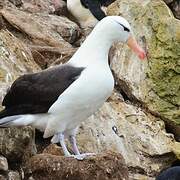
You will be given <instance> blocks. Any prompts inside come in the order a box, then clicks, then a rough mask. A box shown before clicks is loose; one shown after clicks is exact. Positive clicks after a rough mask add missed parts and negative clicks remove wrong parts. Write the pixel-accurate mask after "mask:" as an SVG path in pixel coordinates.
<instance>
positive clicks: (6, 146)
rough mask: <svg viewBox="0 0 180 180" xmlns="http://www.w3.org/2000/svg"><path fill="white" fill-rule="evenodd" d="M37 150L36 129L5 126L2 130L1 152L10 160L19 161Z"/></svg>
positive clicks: (0, 133) (11, 162)
mask: <svg viewBox="0 0 180 180" xmlns="http://www.w3.org/2000/svg"><path fill="white" fill-rule="evenodd" d="M35 152H36V149H35V143H34V131H33V130H32V128H30V127H24V128H3V129H1V131H0V153H1V154H2V155H3V156H5V157H6V158H7V159H8V161H9V162H10V164H9V165H10V167H12V166H13V163H19V162H22V161H23V160H24V161H25V160H27V159H29V157H30V156H32V155H34V154H35Z"/></svg>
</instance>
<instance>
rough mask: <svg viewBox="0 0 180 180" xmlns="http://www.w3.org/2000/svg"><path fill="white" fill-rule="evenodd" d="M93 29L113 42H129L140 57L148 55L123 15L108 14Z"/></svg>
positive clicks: (103, 37)
mask: <svg viewBox="0 0 180 180" xmlns="http://www.w3.org/2000/svg"><path fill="white" fill-rule="evenodd" d="M93 31H94V32H96V33H99V35H100V36H101V38H102V39H107V40H108V41H109V42H111V43H114V42H123V43H127V45H128V46H129V47H130V48H131V49H132V50H133V51H134V52H135V53H136V54H137V55H138V57H139V58H140V59H144V58H145V56H146V53H145V51H144V50H143V49H142V48H141V47H140V46H139V45H138V43H137V41H136V40H135V38H134V37H133V34H132V31H131V27H130V24H129V23H128V21H127V20H126V19H124V18H123V17H121V16H107V17H105V18H103V19H102V20H101V21H100V22H99V23H98V24H97V25H96V27H95V28H94V30H93Z"/></svg>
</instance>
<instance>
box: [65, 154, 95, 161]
mask: <svg viewBox="0 0 180 180" xmlns="http://www.w3.org/2000/svg"><path fill="white" fill-rule="evenodd" d="M94 155H96V154H95V153H83V154H77V155H73V154H71V155H69V156H68V157H73V158H75V159H77V160H83V159H85V158H86V157H88V156H94Z"/></svg>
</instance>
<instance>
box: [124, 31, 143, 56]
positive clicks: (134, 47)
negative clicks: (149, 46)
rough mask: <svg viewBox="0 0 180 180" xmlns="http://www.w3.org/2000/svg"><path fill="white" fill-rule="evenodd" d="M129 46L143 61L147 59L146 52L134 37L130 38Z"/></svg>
mask: <svg viewBox="0 0 180 180" xmlns="http://www.w3.org/2000/svg"><path fill="white" fill-rule="evenodd" d="M127 45H128V46H129V48H130V49H132V50H133V51H134V52H135V53H136V54H137V56H138V57H139V58H140V59H141V60H143V59H144V58H145V57H146V52H145V51H144V50H143V49H142V48H141V47H140V46H139V45H138V43H137V41H136V39H135V38H134V37H133V36H132V35H130V36H129V38H128V40H127Z"/></svg>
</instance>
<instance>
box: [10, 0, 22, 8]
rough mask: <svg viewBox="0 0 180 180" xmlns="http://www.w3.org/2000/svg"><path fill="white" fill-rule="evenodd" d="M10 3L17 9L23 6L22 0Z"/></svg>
mask: <svg viewBox="0 0 180 180" xmlns="http://www.w3.org/2000/svg"><path fill="white" fill-rule="evenodd" d="M9 2H11V3H13V4H14V5H15V6H17V7H19V6H21V5H22V4H23V2H22V0H9Z"/></svg>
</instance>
